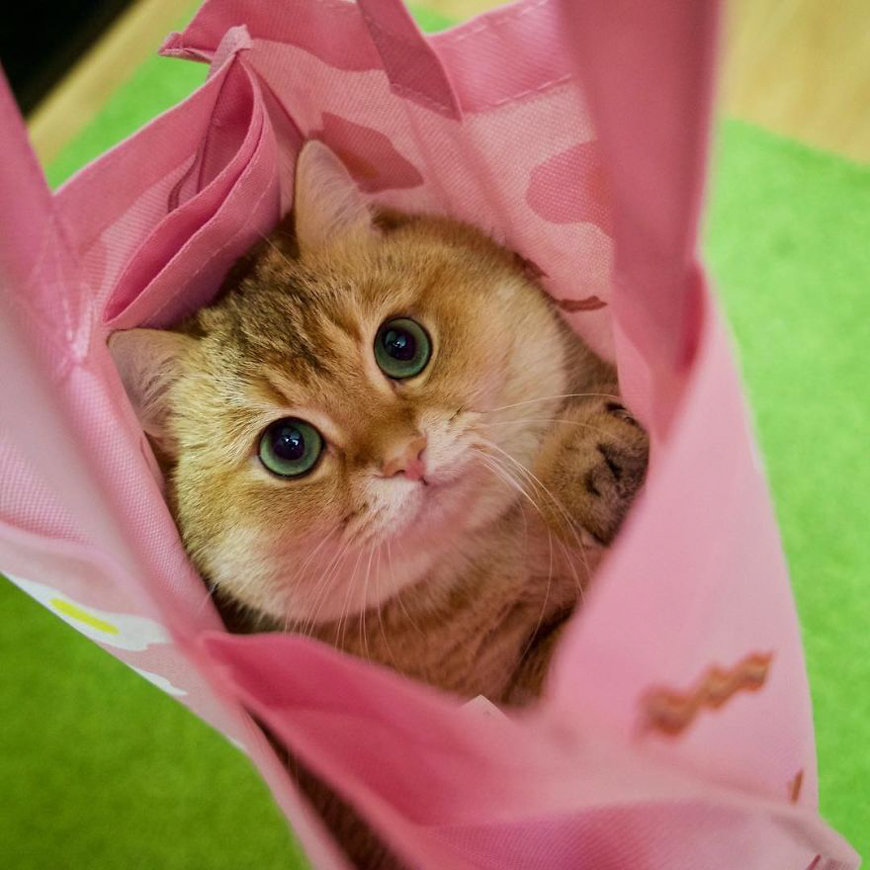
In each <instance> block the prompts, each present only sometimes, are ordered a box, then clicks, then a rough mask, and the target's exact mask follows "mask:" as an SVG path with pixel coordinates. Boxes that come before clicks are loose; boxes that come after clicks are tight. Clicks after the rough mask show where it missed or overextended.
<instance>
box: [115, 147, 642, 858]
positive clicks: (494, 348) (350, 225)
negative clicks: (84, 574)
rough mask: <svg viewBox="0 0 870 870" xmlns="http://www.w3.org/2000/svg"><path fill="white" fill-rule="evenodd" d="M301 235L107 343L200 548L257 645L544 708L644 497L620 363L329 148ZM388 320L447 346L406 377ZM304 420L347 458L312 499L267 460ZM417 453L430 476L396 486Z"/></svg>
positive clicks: (306, 178)
mask: <svg viewBox="0 0 870 870" xmlns="http://www.w3.org/2000/svg"><path fill="white" fill-rule="evenodd" d="M294 218H295V233H294V232H293V228H292V225H290V224H289V223H286V222H285V224H284V225H282V226H280V227H279V228H278V230H276V232H275V233H274V234H273V236H272V237H271V238H270V239H268V240H265V241H264V243H262V244H260V245H258V246H257V247H256V248H255V249H254V251H253V252H252V253H251V254H250V255H249V256H248V257H246V258H244V259H243V260H242V261H241V262H240V263H239V264H238V266H237V267H236V269H234V271H233V273H231V275H230V276H229V278H228V281H227V285H226V288H225V291H224V292H223V293H222V294H221V295H220V297H219V298H218V300H217V301H216V302H215V303H213V304H212V305H210V306H208V307H206V308H204V309H202V310H201V311H199V312H198V313H197V314H195V315H194V316H193V317H191V318H190V319H189V320H188V321H186V322H185V323H184V324H182V325H181V326H180V327H179V328H178V329H177V330H175V331H166V332H163V331H152V330H132V331H130V332H127V333H119V334H116V335H115V336H114V337H113V339H112V341H111V343H110V346H111V349H112V353H113V355H114V358H115V360H116V363H117V364H118V367H119V370H120V372H121V375H122V378H123V380H124V383H125V386H126V388H127V390H128V393H129V394H130V396H131V397H132V399H133V401H134V404H135V405H136V407H137V410H138V412H139V416H140V419H141V421H142V424H143V427H144V428H145V430H146V432H148V434H149V435H150V437H151V439H152V443H154V445H155V449H156V450H157V452H158V454H159V455H160V456H162V458H163V459H164V464H165V465H166V468H167V472H168V496H169V499H170V503H171V505H172V509H173V512H174V514H175V517H176V520H177V522H178V526H179V528H180V530H181V533H182V536H183V539H184V542H185V545H186V547H187V550H188V552H189V554H190V556H191V558H192V559H193V561H194V563H195V564H196V566H197V567H198V568H199V570H200V571H201V572H202V574H203V576H205V577H206V578H207V579H208V581H209V582H210V583H211V584H213V585H214V586H215V588H216V590H217V593H218V598H219V600H220V601H222V602H223V603H224V611H225V613H226V614H227V618H228V620H229V621H232V622H235V623H237V624H238V623H239V622H241V623H243V625H242V627H243V628H250V627H251V626H257V625H260V626H262V627H267V628H281V629H287V630H293V631H304V632H308V633H310V634H311V635H313V636H314V637H317V638H319V639H321V640H324V641H326V642H328V643H330V644H332V645H334V646H337V647H339V648H340V649H343V650H345V651H348V652H351V653H353V654H355V655H358V656H361V657H364V658H367V659H371V660H374V661H377V662H380V663H381V664H383V665H386V666H388V667H391V668H394V669H396V670H397V671H399V672H400V673H403V674H406V675H408V676H410V677H412V678H414V679H418V680H421V681H423V682H426V683H429V684H431V685H433V686H437V687H439V688H441V689H445V690H449V691H451V692H455V693H457V694H459V695H461V696H464V697H469V698H470V697H474V696H476V695H478V694H483V695H485V696H486V697H488V698H489V699H491V700H493V701H495V702H500V703H506V704H523V703H527V702H528V701H530V700H532V699H534V698H536V697H537V696H538V695H539V694H540V692H541V690H542V684H543V680H544V678H545V676H546V672H547V668H548V665H549V661H550V658H551V655H552V651H553V648H554V646H555V644H556V640H557V639H558V635H559V633H560V631H561V627H562V625H563V624H564V621H565V619H566V617H567V616H568V615H569V614H570V613H571V611H572V609H573V608H574V606H575V604H576V602H577V600H578V596H580V595H581V593H582V588H583V586H584V585H585V583H586V581H587V579H588V571H587V565H588V564H590V562H591V561H594V559H595V558H596V556H597V553H598V551H599V550H600V548H601V546H604V545H606V544H608V543H609V542H610V541H611V540H612V538H613V536H614V534H615V533H616V531H617V529H618V527H619V524H620V522H621V520H622V518H623V516H624V515H625V512H626V509H627V507H628V505H629V504H630V502H631V499H632V498H633V496H634V494H635V493H636V491H637V489H638V487H639V486H640V483H641V482H642V479H643V474H644V471H645V466H646V453H647V441H646V436H645V434H644V432H643V431H642V429H641V428H640V427H639V426H638V425H637V424H636V423H635V422H634V421H633V420H631V418H630V417H629V416H628V415H627V414H626V413H625V411H624V409H623V408H622V406H621V405H620V404H619V401H618V398H617V384H616V378H615V373H614V371H613V370H612V368H611V367H610V366H609V365H607V364H605V363H604V362H602V361H601V360H600V359H599V358H598V357H596V356H595V355H594V354H593V353H592V352H591V351H590V350H589V349H588V348H587V347H586V346H585V345H584V344H583V343H582V342H581V341H580V340H579V339H578V338H577V337H576V336H575V334H574V333H573V332H572V331H570V330H569V329H568V328H567V327H566V326H565V325H564V324H563V322H562V320H561V319H560V317H559V316H558V313H557V312H556V310H555V309H554V306H553V304H552V303H551V301H550V300H549V299H548V297H547V296H546V295H545V294H544V293H543V292H542V291H541V290H540V289H539V288H538V287H537V286H535V285H534V283H532V282H531V281H530V280H529V279H528V278H527V277H526V274H525V272H524V269H523V266H522V263H521V261H519V259H518V258H517V257H516V256H515V255H513V254H512V253H510V252H509V251H506V250H504V249H503V248H501V247H500V246H498V245H497V244H496V243H494V242H493V241H491V240H490V239H489V238H487V237H486V236H484V235H483V234H481V233H480V232H478V231H477V230H475V229H473V228H471V227H468V226H466V225H463V224H460V223H457V222H455V221H452V220H448V219H445V218H436V217H426V216H410V215H402V214H394V213H388V212H377V213H375V212H373V211H371V210H370V209H369V208H368V207H367V206H366V204H365V202H364V201H363V199H362V197H361V196H360V194H359V193H358V191H357V189H356V187H355V185H354V184H353V182H352V181H351V179H350V177H349V176H348V175H347V173H346V171H345V170H344V168H343V167H342V166H341V164H340V163H339V162H338V161H337V158H335V157H334V155H332V153H331V152H329V151H328V150H327V149H326V148H325V147H324V146H322V145H320V144H318V143H309V144H308V145H307V146H306V147H305V148H304V149H303V152H302V155H301V157H300V160H299V164H298V167H297V177H296V200H295V203H294ZM395 316H408V317H412V318H414V319H416V320H417V321H419V322H420V323H421V324H422V325H423V326H424V327H425V328H426V330H427V331H428V333H429V334H430V336H431V338H432V344H433V355H432V359H431V361H430V363H429V364H428V366H427V367H426V369H424V371H423V372H422V373H421V374H420V375H419V376H417V377H415V378H411V379H409V380H407V381H398V382H397V381H391V380H390V379H388V378H387V377H385V376H384V374H382V372H381V371H380V370H379V368H378V367H377V365H376V363H375V360H374V356H373V353H372V346H373V341H374V336H375V333H376V331H377V329H378V327H379V326H380V325H381V323H383V322H384V321H385V320H387V319H389V318H390V317H395ZM287 416H292V417H298V418H302V419H304V420H306V421H308V422H310V423H311V424H313V425H314V426H316V427H317V428H318V429H319V430H320V432H321V433H322V434H323V437H324V440H325V442H326V443H327V444H328V447H327V449H326V453H325V454H324V455H323V456H322V458H321V461H320V463H319V464H318V465H317V467H316V468H315V470H314V471H313V472H312V473H311V474H310V475H309V476H307V477H305V478H303V479H300V480H286V479H279V478H276V477H274V476H272V475H271V474H270V473H269V472H268V471H267V470H266V469H264V468H263V467H262V465H261V463H260V462H259V460H258V458H257V445H258V440H259V437H260V434H261V433H262V432H263V430H264V428H265V427H266V426H267V425H268V424H269V423H270V422H271V421H273V420H275V419H278V418H281V417H287ZM421 437H422V438H424V439H425V443H426V450H425V454H424V456H425V464H426V474H425V479H424V480H412V479H410V478H409V477H408V476H406V475H405V474H402V473H401V472H399V473H395V474H391V475H385V474H384V471H385V469H386V468H387V466H388V465H389V466H390V469H391V470H392V468H393V466H392V465H390V463H391V462H392V461H393V458H394V457H395V456H396V455H397V451H398V453H399V454H401V451H402V450H404V449H405V445H407V444H408V443H409V442H410V441H411V440H413V439H419V438H421ZM421 443H422V442H421ZM315 791H316V789H315ZM339 815H341V814H340V813H339ZM342 818H344V817H343V816H342ZM335 824H336V825H337V827H341V824H339V823H338V822H335ZM352 827H353V825H352ZM355 830H356V829H355ZM357 833H358V832H357ZM355 836H357V834H353V835H351V836H350V838H349V839H350V840H351V841H353V840H354V837H355ZM357 838H358V837H357ZM344 840H345V846H346V847H347V848H349V850H350V851H351V852H355V856H356V859H357V860H365V866H376V865H377V864H378V861H379V860H380V859H378V860H375V859H374V858H369V859H363V858H362V857H361V856H362V854H363V853H364V852H365V850H366V849H370V847H371V844H370V843H364V844H363V846H360V847H359V848H355V846H354V844H353V843H352V842H350V843H349V842H348V838H347V837H345V838H344ZM360 849H362V851H360ZM378 854H380V853H378Z"/></svg>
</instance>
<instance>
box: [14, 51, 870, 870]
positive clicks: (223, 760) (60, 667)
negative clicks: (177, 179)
mask: <svg viewBox="0 0 870 870" xmlns="http://www.w3.org/2000/svg"><path fill="white" fill-rule="evenodd" d="M203 76H204V68H203V67H200V66H198V65H195V64H190V63H183V62H180V61H172V60H158V59H156V58H155V59H154V60H153V61H149V62H148V63H146V64H145V65H144V66H143V67H142V68H141V69H140V70H139V72H138V73H137V74H136V76H135V77H134V79H133V80H132V81H131V82H129V83H128V84H127V85H126V86H125V87H124V88H123V89H122V91H120V92H119V94H118V95H117V96H116V98H115V99H114V100H113V101H112V103H111V104H110V105H109V106H108V107H107V108H106V110H105V112H104V113H103V114H102V115H101V116H100V118H99V119H98V121H97V122H96V123H95V124H93V125H91V127H90V128H88V130H86V131H85V133H84V134H83V135H82V136H81V137H80V138H79V140H78V141H77V142H76V143H74V144H73V145H72V146H71V147H70V148H69V149H67V151H66V152H65V153H64V155H62V156H61V158H60V159H59V160H58V161H57V162H56V163H55V165H54V166H53V167H51V170H50V172H49V175H50V177H51V180H52V182H53V183H57V182H58V181H60V180H61V179H62V178H64V177H66V176H67V175H68V174H69V173H70V172H71V171H73V170H74V169H75V168H77V167H78V166H79V165H81V164H82V163H83V162H84V161H86V160H87V159H90V157H92V156H93V155H94V154H97V153H99V152H100V151H102V150H104V149H105V148H106V147H108V146H109V145H111V144H112V143H113V142H115V141H117V139H118V138H120V137H121V136H122V135H126V133H128V132H130V131H131V130H133V129H135V128H136V127H137V126H139V125H141V124H142V123H143V122H145V121H146V120H148V119H149V118H150V117H152V116H153V115H154V114H155V113H156V111H158V110H159V109H161V108H163V107H165V106H168V105H171V104H172V103H173V102H176V101H177V100H178V99H180V98H181V97H183V96H184V95H186V94H187V93H189V91H190V90H191V89H192V88H193V87H194V86H195V85H196V84H197V83H198V82H199V81H201V80H202V78H203ZM711 206H712V208H711V218H710V222H709V231H708V234H707V235H708V244H707V250H708V253H709V260H710V262H711V264H712V267H713V272H714V273H715V275H716V277H717V279H718V281H719V286H720V288H721V291H722V295H723V297H724V301H725V304H726V307H727V311H728V315H729V317H730V319H731V322H732V324H733V327H734V330H735V333H736V337H737V340H738V343H739V346H740V354H741V357H742V360H743V365H744V370H745V373H746V378H747V381H748V389H749V393H750V395H751V398H752V402H753V405H754V407H755V411H756V415H757V419H758V426H759V431H760V436H761V442H762V446H763V449H764V452H765V455H766V457H767V464H768V468H769V471H770V477H771V482H772V485H773V488H774V493H775V496H776V503H777V510H778V514H779V518H780V522H781V524H782V533H783V538H784V541H785V546H786V550H787V552H788V557H789V562H790V565H791V571H792V577H793V581H794V587H795V594H796V597H797V601H798V607H799V611H800V615H801V620H802V623H803V627H804V637H805V640H806V648H807V659H808V662H809V669H810V677H811V682H812V689H813V698H814V702H815V715H816V724H817V734H818V749H819V764H820V769H821V789H822V810H823V812H824V814H825V815H826V817H827V818H828V819H829V820H830V821H831V822H832V823H833V824H834V825H835V826H836V827H837V828H838V829H840V830H841V831H842V832H843V833H844V834H845V835H846V836H847V837H848V838H849V839H850V840H851V842H852V843H853V844H854V845H855V847H856V848H857V849H858V850H859V851H860V852H862V853H863V854H870V633H868V631H867V626H868V625H870V587H868V583H870V536H868V535H867V529H866V525H867V519H868V510H867V504H868V496H867V494H868V493H870V460H868V457H867V453H868V445H870V437H868V435H870V426H868V423H870V410H868V405H870V386H868V382H867V381H868V376H870V364H868V362H867V355H868V348H870V171H868V169H866V168H859V167H856V166H854V165H850V164H848V163H846V162H844V161H842V160H839V159H837V158H834V157H832V156H829V155H825V154H821V153H818V152H814V151H811V150H809V149H806V148H803V147H801V146H799V145H797V144H794V143H792V142H788V141H785V140H781V139H776V138H774V137H772V136H770V135H768V134H766V133H764V132H762V131H760V130H757V129H754V128H752V127H750V126H747V125H743V124H738V123H734V122H727V123H725V124H724V125H723V127H722V129H721V131H720V136H719V141H718V148H717V160H716V165H715V173H714V187H713V195H712V202H711ZM0 614H2V615H0V626H2V629H0V674H2V679H0V710H2V711H3V714H2V716H0V795H2V796H3V797H2V811H0V867H2V868H15V870H115V868H123V870H140V868H141V870H175V868H178V870H182V868H184V870H199V868H209V870H224V868H226V870H230V868H233V870H244V868H251V870H272V868H275V870H277V868H281V870H288V868H292V867H294V866H297V860H296V859H294V858H293V857H292V856H293V855H294V854H296V853H294V852H293V847H292V846H291V840H290V838H289V836H288V834H287V833H286V830H285V828H284V825H283V823H282V821H281V819H280V817H279V815H278V813H277V812H276V810H275V809H274V807H273V806H272V804H271V801H270V799H269V797H268V795H267V793H266V791H265V789H264V788H263V786H262V785H261V784H260V782H259V781H258V779H257V777H256V776H255V775H254V773H253V772H252V771H251V769H250V766H249V765H248V762H247V761H246V760H245V758H244V757H243V756H242V755H240V754H239V753H237V752H236V751H235V750H234V749H233V748H232V747H230V746H229V745H228V744H226V743H224V741H223V740H222V739H221V738H220V737H219V736H218V735H216V734H215V733H213V732H212V731H211V730H210V729H208V728H207V727H206V726H205V725H203V724H202V723H200V722H199V721H198V720H195V719H194V718H193V717H192V716H190V715H189V714H188V713H187V712H186V711H185V710H184V709H183V708H182V707H181V706H180V705H178V704H177V703H175V702H174V701H172V700H171V699H169V698H168V697H166V696H164V695H163V694H162V693H160V692H159V691H158V690H157V689H155V688H153V687H152V686H151V685H150V684H148V683H146V682H145V681H144V680H142V679H140V678H139V677H138V676H137V675H136V674H134V673H132V672H130V671H128V670H126V669H125V668H124V667H122V666H121V665H120V664H119V663H117V662H116V661H115V660H113V659H112V658H110V657H109V656H107V655H106V654H104V653H103V652H102V651H100V650H99V649H98V648H97V647H96V646H94V645H93V644H91V643H90V642H89V641H87V640H85V639H84V638H83V637H81V636H79V635H77V634H76V633H75V632H73V631H72V630H71V629H69V628H67V627H66V626H65V625H63V624H62V623H61V622H60V621H59V620H57V619H56V618H54V617H52V616H51V615H49V614H48V613H47V612H46V611H44V610H43V609H42V608H41V607H40V606H39V605H36V604H35V603H33V602H31V601H30V600H29V599H27V598H26V597H25V596H24V595H23V594H22V593H20V592H18V591H17V590H16V589H15V588H14V587H12V586H11V585H10V584H7V583H0ZM288 856H290V857H288Z"/></svg>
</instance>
